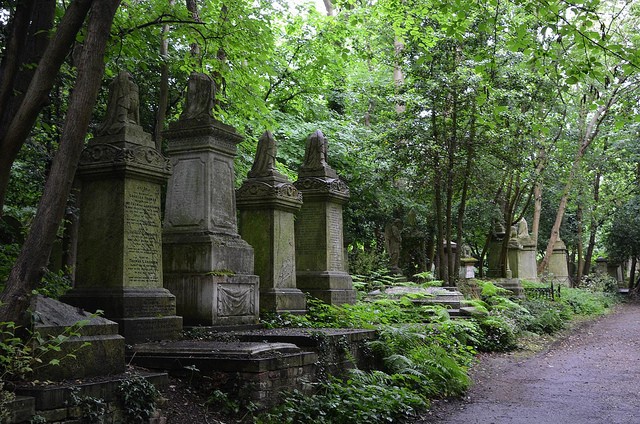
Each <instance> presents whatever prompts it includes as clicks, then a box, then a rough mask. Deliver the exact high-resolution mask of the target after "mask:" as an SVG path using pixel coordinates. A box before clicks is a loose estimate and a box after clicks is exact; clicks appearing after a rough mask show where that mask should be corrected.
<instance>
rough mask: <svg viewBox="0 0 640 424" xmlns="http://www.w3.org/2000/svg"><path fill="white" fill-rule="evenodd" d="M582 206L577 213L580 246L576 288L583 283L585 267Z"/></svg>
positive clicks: (577, 253)
mask: <svg viewBox="0 0 640 424" xmlns="http://www.w3.org/2000/svg"><path fill="white" fill-rule="evenodd" d="M582 216H583V213H582V205H578V210H577V211H576V220H577V221H578V228H577V238H578V245H577V246H576V256H577V260H576V283H575V284H576V287H577V286H579V285H580V282H581V281H582V269H583V267H584V258H583V256H582V254H583V245H582V233H583V224H582Z"/></svg>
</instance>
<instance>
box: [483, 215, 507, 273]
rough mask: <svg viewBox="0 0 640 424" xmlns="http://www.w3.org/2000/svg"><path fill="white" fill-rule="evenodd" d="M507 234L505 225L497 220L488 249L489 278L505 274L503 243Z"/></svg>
mask: <svg viewBox="0 0 640 424" xmlns="http://www.w3.org/2000/svg"><path fill="white" fill-rule="evenodd" d="M505 234H506V232H505V229H504V225H503V224H502V223H501V222H500V221H495V222H494V224H493V229H492V232H491V239H490V240H489V248H488V251H487V262H488V265H489V269H488V270H487V277H489V278H502V277H504V276H505V275H504V271H503V266H504V258H503V256H502V243H503V240H504V237H505Z"/></svg>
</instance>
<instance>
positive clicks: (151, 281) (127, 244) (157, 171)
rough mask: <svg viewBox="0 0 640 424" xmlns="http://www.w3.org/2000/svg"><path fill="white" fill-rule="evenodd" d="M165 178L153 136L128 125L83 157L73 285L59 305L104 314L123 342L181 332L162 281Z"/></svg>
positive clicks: (94, 141) (91, 145) (168, 168)
mask: <svg viewBox="0 0 640 424" xmlns="http://www.w3.org/2000/svg"><path fill="white" fill-rule="evenodd" d="M170 173H171V165H170V164H169V162H168V160H167V159H165V158H164V157H163V156H162V155H161V154H160V153H159V152H158V151H157V150H155V148H154V147H153V142H152V141H151V137H150V135H149V134H146V133H144V132H143V131H142V128H141V127H140V126H138V125H133V124H127V125H125V126H124V127H123V128H121V129H119V132H118V133H116V134H105V135H102V136H98V137H95V138H94V139H92V140H91V141H90V143H89V146H88V147H87V148H86V149H85V150H84V151H83V153H82V157H81V159H80V164H79V167H78V178H79V179H80V181H81V183H82V196H81V201H80V230H79V236H78V259H77V268H76V285H75V288H74V289H73V290H71V291H70V292H69V293H68V294H67V295H66V296H65V297H64V299H63V300H64V301H65V302H67V303H70V304H72V305H75V306H80V307H82V308H84V309H86V310H88V311H92V312H93V311H95V310H96V309H101V310H103V311H104V316H105V317H106V318H109V319H111V320H113V321H116V322H117V323H118V324H119V325H120V334H122V335H123V336H124V337H125V338H126V340H127V343H135V342H141V341H146V340H159V339H172V338H177V337H179V335H180V333H181V331H182V318H180V317H179V316H176V313H175V311H176V309H175V297H174V296H173V295H172V294H171V293H170V292H169V291H168V290H166V289H164V288H163V279H162V241H161V228H162V227H161V222H160V197H161V195H160V190H161V185H162V184H163V183H164V182H165V181H166V179H167V177H168V176H169V175H170Z"/></svg>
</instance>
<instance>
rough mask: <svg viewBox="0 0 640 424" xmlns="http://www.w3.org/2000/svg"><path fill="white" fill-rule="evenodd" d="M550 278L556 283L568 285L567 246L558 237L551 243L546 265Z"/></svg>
mask: <svg viewBox="0 0 640 424" xmlns="http://www.w3.org/2000/svg"><path fill="white" fill-rule="evenodd" d="M547 270H548V272H549V274H551V278H552V279H553V281H554V282H555V283H557V284H563V285H565V286H569V285H570V281H569V266H568V265H567V246H566V245H565V244H564V241H562V240H561V239H560V238H558V240H557V241H556V243H555V244H554V245H553V253H552V254H551V258H550V260H549V266H548V267H547Z"/></svg>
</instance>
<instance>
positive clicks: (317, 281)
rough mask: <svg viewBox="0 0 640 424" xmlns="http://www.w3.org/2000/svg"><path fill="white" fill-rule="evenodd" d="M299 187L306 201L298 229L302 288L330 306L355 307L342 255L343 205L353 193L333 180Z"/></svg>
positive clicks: (306, 181)
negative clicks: (352, 304) (350, 304)
mask: <svg viewBox="0 0 640 424" xmlns="http://www.w3.org/2000/svg"><path fill="white" fill-rule="evenodd" d="M295 186H296V188H297V189H298V190H300V192H301V193H302V196H303V199H304V204H303V205H302V208H301V209H300V212H299V213H298V215H297V218H296V225H295V236H296V278H297V285H298V288H300V289H301V290H302V291H304V292H307V293H309V294H310V295H312V296H314V297H317V298H318V299H321V300H322V301H324V302H326V303H329V304H334V305H339V304H343V303H355V301H356V292H355V290H354V289H353V282H352V279H351V276H350V275H349V274H348V273H347V272H346V264H345V262H344V254H343V251H342V249H343V247H342V246H343V234H342V231H343V224H342V205H343V203H344V202H346V200H347V199H348V198H349V189H348V188H347V186H346V184H344V183H343V182H342V181H340V180H339V179H338V178H330V177H304V178H299V179H298V181H297V182H296V183H295Z"/></svg>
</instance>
